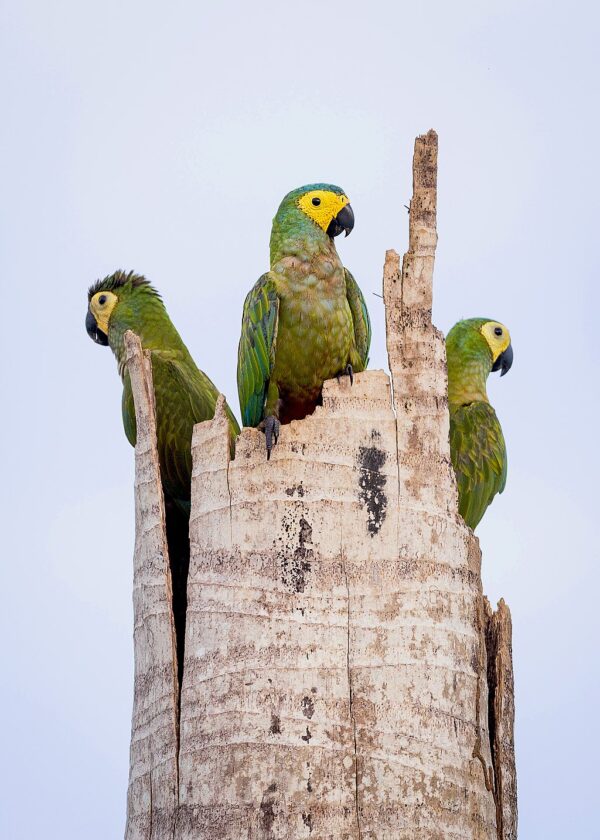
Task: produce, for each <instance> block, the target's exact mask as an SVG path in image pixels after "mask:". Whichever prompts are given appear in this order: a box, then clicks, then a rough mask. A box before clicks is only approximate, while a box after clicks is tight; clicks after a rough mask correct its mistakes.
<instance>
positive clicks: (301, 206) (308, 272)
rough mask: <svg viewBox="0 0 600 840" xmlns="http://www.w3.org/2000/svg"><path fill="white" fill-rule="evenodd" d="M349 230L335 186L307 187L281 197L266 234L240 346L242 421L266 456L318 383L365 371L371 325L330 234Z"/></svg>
mask: <svg viewBox="0 0 600 840" xmlns="http://www.w3.org/2000/svg"><path fill="white" fill-rule="evenodd" d="M353 227H354V214H353V212H352V208H351V207H350V203H349V200H348V198H347V196H346V195H345V193H344V191H343V190H342V189H340V187H335V186H332V185H331V184H310V185H308V186H305V187H300V188H299V189H296V190H293V191H292V192H290V193H288V195H286V196H285V198H284V199H283V201H282V202H281V204H280V206H279V209H278V211H277V214H276V216H275V218H274V220H273V227H272V231H271V245H270V251H271V260H270V262H271V270H270V271H268V272H267V273H266V274H263V276H262V277H261V278H260V279H259V280H258V282H257V283H256V284H255V285H254V287H253V288H252V289H251V291H250V292H249V294H248V296H247V297H246V301H245V303H244V311H243V315H242V334H241V338H240V343H239V349H238V372H237V377H238V393H239V397H240V406H241V411H242V422H243V423H244V425H245V426H258V427H259V428H263V429H264V431H265V437H266V446H267V457H270V454H271V448H272V445H273V443H276V442H277V436H278V433H279V424H280V422H282V423H287V422H289V421H290V420H299V419H302V418H303V417H305V416H306V415H307V414H310V413H311V412H312V411H313V410H314V408H315V406H316V405H317V404H318V401H319V399H320V397H321V390H322V387H323V382H324V380H326V379H330V378H332V377H334V376H340V375H342V374H347V375H349V377H350V381H351V382H352V378H353V374H354V372H357V371H362V370H364V369H365V368H366V366H367V363H368V356H369V345H370V343H371V324H370V321H369V313H368V311H367V307H366V304H365V301H364V298H363V295H362V293H361V291H360V289H359V287H358V285H357V283H356V281H355V280H354V278H353V276H352V275H351V274H350V272H349V271H348V269H346V268H344V266H343V265H342V262H341V260H340V258H339V256H338V253H337V250H336V247H335V243H334V237H336V236H337V235H338V234H340V233H342V231H345V233H346V236H347V235H348V234H349V233H350V231H351V230H352V228H353Z"/></svg>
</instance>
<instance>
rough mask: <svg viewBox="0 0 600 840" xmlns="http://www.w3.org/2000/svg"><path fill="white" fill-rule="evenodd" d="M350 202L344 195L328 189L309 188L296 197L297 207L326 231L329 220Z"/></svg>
mask: <svg viewBox="0 0 600 840" xmlns="http://www.w3.org/2000/svg"><path fill="white" fill-rule="evenodd" d="M347 204H350V199H349V198H348V196H346V195H338V194H337V193H333V192H329V191H328V190H311V192H307V193H304V195H301V196H300V198H299V199H298V207H299V208H300V209H301V210H302V212H303V213H306V215H307V216H308V217H309V218H310V219H312V220H313V222H316V223H317V224H318V225H319V227H320V228H321V229H322V230H324V231H325V233H327V228H328V227H329V225H330V223H331V220H332V219H335V217H336V216H337V214H338V213H339V212H340V210H341V209H342V208H343V207H345V206H346V205H347Z"/></svg>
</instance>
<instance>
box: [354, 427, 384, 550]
mask: <svg viewBox="0 0 600 840" xmlns="http://www.w3.org/2000/svg"><path fill="white" fill-rule="evenodd" d="M371 437H372V439H373V440H376V439H377V438H379V433H378V432H376V431H375V430H373V432H372V433H371ZM386 457H387V455H386V453H385V452H383V450H381V449H379V448H378V447H377V446H361V447H360V449H359V452H358V466H359V477H358V486H359V487H360V491H359V494H358V497H359V499H360V501H361V502H362V503H363V505H364V506H365V507H366V508H367V528H368V529H369V534H370V535H371V536H372V537H374V536H375V535H376V534H378V533H379V531H380V530H381V526H382V525H383V522H384V520H385V516H386V512H387V496H386V494H385V492H384V488H385V485H386V482H387V477H386V476H385V475H382V473H381V469H382V467H383V465H384V464H385V461H386Z"/></svg>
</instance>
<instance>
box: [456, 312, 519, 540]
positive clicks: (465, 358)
mask: <svg viewBox="0 0 600 840" xmlns="http://www.w3.org/2000/svg"><path fill="white" fill-rule="evenodd" d="M446 355H447V360H448V407H449V409H450V456H451V459H452V466H453V467H454V471H455V473H456V481H457V484H458V510H459V513H460V515H461V516H462V518H463V519H464V520H465V522H466V523H467V525H468V526H469V527H470V528H473V529H475V528H476V527H477V525H478V524H479V522H480V521H481V518H482V516H483V514H484V513H485V511H486V509H487V507H488V505H489V504H490V503H491V501H492V499H493V498H494V496H495V495H496V493H502V491H503V490H504V487H505V485H506V444H505V443H504V436H503V434H502V429H501V427H500V423H499V421H498V418H497V417H496V412H495V411H494V409H493V408H492V406H491V405H490V403H489V400H488V397H487V392H486V387H485V386H486V381H487V378H488V376H489V374H490V372H491V371H498V370H499V371H501V373H500V376H504V374H505V373H507V372H508V371H509V370H510V368H511V366H512V362H513V349H512V344H511V341H510V333H509V332H508V330H507V329H506V327H505V326H504V325H503V324H500V323H498V321H490V320H489V319H488V318H469V319H468V320H466V321H459V322H458V324H455V325H454V326H453V327H452V329H451V330H450V332H449V333H448V337H447V338H446Z"/></svg>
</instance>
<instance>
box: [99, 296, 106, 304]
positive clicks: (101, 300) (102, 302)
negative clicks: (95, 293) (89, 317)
mask: <svg viewBox="0 0 600 840" xmlns="http://www.w3.org/2000/svg"><path fill="white" fill-rule="evenodd" d="M98 303H99V304H100V306H104V304H105V303H106V295H100V297H99V298H98Z"/></svg>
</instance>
